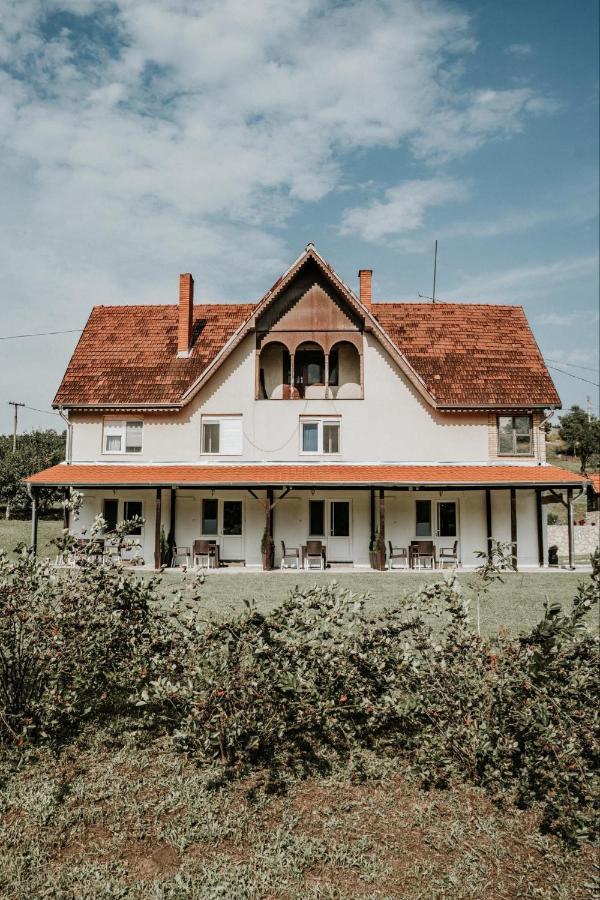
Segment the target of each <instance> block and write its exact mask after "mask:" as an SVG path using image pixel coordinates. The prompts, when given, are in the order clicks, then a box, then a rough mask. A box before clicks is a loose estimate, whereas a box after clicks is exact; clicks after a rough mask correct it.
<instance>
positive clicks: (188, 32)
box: [0, 0, 599, 432]
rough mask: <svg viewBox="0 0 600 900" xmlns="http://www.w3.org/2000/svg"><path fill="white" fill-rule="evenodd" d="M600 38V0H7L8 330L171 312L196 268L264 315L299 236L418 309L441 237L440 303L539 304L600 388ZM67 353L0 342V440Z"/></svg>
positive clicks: (1, 6)
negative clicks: (262, 308) (107, 309)
mask: <svg viewBox="0 0 600 900" xmlns="http://www.w3.org/2000/svg"><path fill="white" fill-rule="evenodd" d="M597 33H598V21H597V4H596V3H595V2H593V0H579V2H578V3H577V4H575V5H574V6H573V5H569V4H566V3H564V2H562V0H544V2H542V0H526V2H523V0H521V2H517V0H503V2H502V3H498V2H496V0H486V2H479V3H475V2H466V0H465V2H462V3H461V2H456V3H447V2H442V0H439V2H420V0H391V2H384V0H355V2H343V0H342V2H339V0H338V2H324V0H294V2H293V3H292V2H287V0H253V2H252V3H251V4H250V3H247V2H246V0H219V2H197V0H193V2H192V0H170V2H167V0H116V2H111V3H106V2H102V0H70V2H67V0H63V2H60V0H15V2H13V0H0V142H1V143H2V151H1V153H0V196H1V197H2V203H1V204H0V272H1V273H2V282H1V285H2V286H1V288H0V303H1V304H2V326H1V328H0V336H6V335H12V334H21V333H24V332H33V331H51V330H62V329H70V328H73V329H76V328H80V327H82V325H83V324H84V322H85V320H86V318H87V315H88V313H89V310H90V308H91V306H92V305H93V304H97V303H104V304H111V303H136V302H138V303H139V302H146V303H153V302H162V303H165V302H175V300H176V296H177V276H178V273H179V272H180V271H192V272H193V274H194V276H195V278H196V293H197V297H198V299H200V300H210V299H212V300H221V301H223V300H254V299H257V298H258V297H259V296H260V295H261V294H262V293H263V292H264V291H265V290H266V289H267V288H268V287H269V286H270V284H271V283H272V282H273V281H274V280H275V278H276V277H277V276H278V275H279V274H280V273H281V272H282V271H283V270H284V269H285V268H286V267H287V266H288V265H289V263H290V262H291V261H292V260H293V259H294V258H295V257H296V256H297V255H298V253H299V252H300V251H301V250H302V249H303V247H304V246H305V245H306V243H307V242H308V241H314V242H315V243H316V244H317V247H318V248H319V250H320V251H321V253H322V254H323V255H324V256H326V257H327V258H328V259H329V261H330V262H331V263H332V264H333V265H334V267H335V268H336V269H337V270H338V272H339V273H340V275H342V277H343V278H344V279H345V280H346V281H347V282H348V283H349V284H351V285H355V284H356V280H357V271H358V269H359V268H364V267H371V268H373V269H374V293H375V295H376V297H377V299H382V300H383V299H401V300H416V299H417V297H418V293H419V292H422V293H424V294H430V292H431V280H432V254H433V243H434V240H435V239H436V238H437V239H438V241H439V256H438V284H437V295H438V297H439V298H443V299H447V300H454V301H457V300H460V301H465V302H474V301H477V302H489V303H517V304H523V305H524V306H525V309H526V311H527V315H528V317H529V320H530V322H531V325H532V327H533V330H534V333H535V335H536V337H537V339H538V342H539V344H540V347H541V349H542V351H543V352H544V354H545V356H546V358H547V360H548V361H550V362H551V363H552V364H553V365H556V366H558V368H561V367H562V368H564V369H565V370H567V371H569V372H571V373H572V375H578V376H580V378H584V379H588V381H591V382H596V383H597V382H598V381H599V377H598V371H597V367H598V355H599V352H598V332H599V324H598V206H597V203H598V176H597V158H598V127H597V123H598V59H597V49H596V44H597ZM76 338H77V335H76V334H66V335H55V336H51V337H45V338H43V337H34V338H29V339H24V340H3V341H0V354H1V362H2V368H1V371H2V377H1V379H0V432H7V431H9V430H10V428H11V412H12V411H11V409H10V408H9V407H8V404H7V402H6V401H8V400H21V401H23V402H25V403H26V404H28V405H29V406H31V407H36V408H38V409H39V410H46V411H48V410H49V408H50V407H49V405H50V403H51V400H52V397H53V395H54V392H55V389H56V387H57V386H58V383H59V381H60V377H61V375H62V372H63V370H64V368H65V365H66V363H67V361H68V358H69V356H70V353H71V352H72V349H73V347H74V344H75V341H76ZM552 374H553V377H554V378H555V381H556V384H557V387H558V389H559V392H560V394H561V396H562V399H563V404H564V405H565V406H569V405H571V404H573V403H579V404H582V405H585V404H586V397H587V396H588V395H589V396H590V397H591V399H592V405H593V406H594V407H595V408H597V404H598V389H597V387H595V386H594V385H592V384H587V383H586V382H585V381H580V380H577V379H575V378H572V377H569V376H567V375H563V374H562V373H560V372H557V371H556V370H552ZM21 422H22V426H23V427H24V428H30V427H33V426H49V425H52V424H57V425H60V420H58V419H52V418H51V417H50V416H49V415H47V414H45V413H44V412H39V413H38V412H34V411H32V410H23V411H22V414H21Z"/></svg>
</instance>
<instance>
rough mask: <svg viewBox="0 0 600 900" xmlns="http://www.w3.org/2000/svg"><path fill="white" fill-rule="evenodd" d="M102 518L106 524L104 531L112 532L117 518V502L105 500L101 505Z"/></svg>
mask: <svg viewBox="0 0 600 900" xmlns="http://www.w3.org/2000/svg"><path fill="white" fill-rule="evenodd" d="M102 518H103V519H104V521H105V522H106V530H107V531H114V530H115V528H116V527H117V521H118V518H119V501H118V500H113V499H110V500H105V501H104V503H103V504H102Z"/></svg>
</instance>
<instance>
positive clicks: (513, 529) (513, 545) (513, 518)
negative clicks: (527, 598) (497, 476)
mask: <svg viewBox="0 0 600 900" xmlns="http://www.w3.org/2000/svg"><path fill="white" fill-rule="evenodd" d="M510 550H511V555H512V567H513V569H514V570H515V572H516V571H517V569H518V563H517V559H518V556H517V491H516V488H511V489H510Z"/></svg>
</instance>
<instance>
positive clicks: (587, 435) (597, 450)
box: [558, 406, 600, 472]
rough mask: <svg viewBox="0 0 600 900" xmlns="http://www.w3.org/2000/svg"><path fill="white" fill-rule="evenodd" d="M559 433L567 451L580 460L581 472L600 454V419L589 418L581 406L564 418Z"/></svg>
mask: <svg viewBox="0 0 600 900" xmlns="http://www.w3.org/2000/svg"><path fill="white" fill-rule="evenodd" d="M558 433H559V435H560V438H561V440H562V441H564V443H565V445H566V447H567V449H568V451H569V452H571V453H572V454H573V455H574V456H577V457H578V458H579V461H580V463H581V471H582V472H585V471H586V470H587V467H588V464H589V463H590V462H591V461H592V460H593V459H595V458H596V459H597V458H598V454H600V419H598V418H597V417H596V416H588V414H587V413H586V412H585V410H583V409H581V407H580V406H573V407H572V408H571V411H570V412H568V413H566V414H565V415H564V416H562V418H561V420H560V428H559V429H558Z"/></svg>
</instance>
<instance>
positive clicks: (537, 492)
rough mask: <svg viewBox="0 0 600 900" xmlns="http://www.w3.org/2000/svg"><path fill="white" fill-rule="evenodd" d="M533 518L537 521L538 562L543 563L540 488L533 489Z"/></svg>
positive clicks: (541, 565) (541, 564)
mask: <svg viewBox="0 0 600 900" xmlns="http://www.w3.org/2000/svg"><path fill="white" fill-rule="evenodd" d="M535 518H536V521H537V540H538V563H539V565H540V569H541V568H542V567H543V565H544V526H543V522H542V489H541V488H536V489H535Z"/></svg>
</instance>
